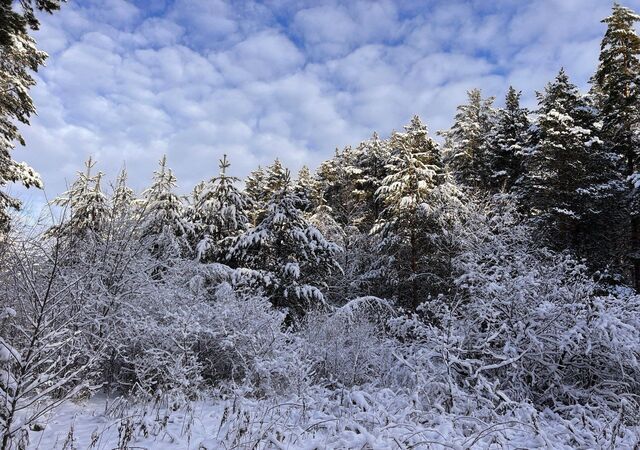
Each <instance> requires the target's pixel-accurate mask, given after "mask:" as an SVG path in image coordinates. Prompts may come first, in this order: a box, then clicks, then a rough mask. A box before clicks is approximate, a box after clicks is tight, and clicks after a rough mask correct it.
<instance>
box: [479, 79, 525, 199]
mask: <svg viewBox="0 0 640 450" xmlns="http://www.w3.org/2000/svg"><path fill="white" fill-rule="evenodd" d="M520 95H521V93H520V92H518V91H516V90H515V89H514V88H513V87H509V91H508V92H507V96H506V98H505V107H504V108H503V109H500V110H499V111H498V112H497V119H496V122H495V125H494V127H493V129H492V130H491V132H490V134H489V136H488V139H487V144H486V146H485V151H486V158H487V164H488V174H489V179H488V183H489V185H490V187H491V189H492V190H493V191H494V192H498V191H502V192H509V191H510V190H511V187H512V186H513V184H514V183H515V182H516V180H517V179H518V178H519V177H520V175H521V174H522V166H521V165H522V152H523V151H524V149H525V147H526V145H527V139H528V133H529V127H530V125H531V124H530V123H529V119H528V111H527V110H526V109H524V108H521V107H520Z"/></svg>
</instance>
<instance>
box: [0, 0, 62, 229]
mask: <svg viewBox="0 0 640 450" xmlns="http://www.w3.org/2000/svg"><path fill="white" fill-rule="evenodd" d="M60 3H61V2H60V0H36V1H33V2H32V1H30V0H23V1H20V2H13V1H11V0H2V1H0V188H3V187H4V186H6V185H7V184H8V183H21V184H22V185H23V186H25V187H27V188H30V187H36V188H42V181H41V180H40V176H39V175H38V174H37V173H36V172H35V171H34V170H33V169H32V168H31V167H29V166H28V165H27V164H26V163H21V162H17V161H14V160H13V159H12V157H11V152H12V151H13V150H14V147H15V144H14V143H15V142H16V141H17V142H18V143H20V144H22V145H25V141H24V138H23V137H22V134H21V133H20V130H19V129H18V126H17V125H16V122H19V123H22V124H25V125H28V124H29V119H30V117H31V116H32V115H33V114H34V113H35V112H36V108H35V106H34V104H33V101H32V99H31V96H30V95H29V90H30V89H31V88H32V87H33V86H34V85H35V84H36V80H35V78H34V77H33V76H32V74H31V73H30V71H34V72H36V71H37V70H38V68H39V67H40V66H43V65H44V62H45V60H46V58H47V54H46V53H45V52H43V51H40V50H38V49H37V48H36V42H35V40H34V39H33V38H32V37H31V36H29V30H30V29H31V30H37V29H38V26H39V22H38V20H37V18H36V15H35V13H34V8H35V9H38V10H41V11H45V12H49V13H51V12H53V11H55V10H57V9H59V8H60ZM18 4H19V5H20V6H21V7H22V11H20V12H19V11H15V10H14V9H13V7H14V5H18ZM10 208H12V209H19V208H20V201H19V200H17V199H15V198H13V197H11V196H10V195H8V194H7V193H6V192H2V191H0V232H6V231H7V230H8V228H9V225H10V224H9V216H8V211H7V210H8V209H10Z"/></svg>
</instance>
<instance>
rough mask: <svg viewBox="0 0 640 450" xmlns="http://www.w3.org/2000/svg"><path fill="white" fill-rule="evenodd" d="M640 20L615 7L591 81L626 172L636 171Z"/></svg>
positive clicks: (609, 138) (639, 118)
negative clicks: (637, 26) (639, 29)
mask: <svg viewBox="0 0 640 450" xmlns="http://www.w3.org/2000/svg"><path fill="white" fill-rule="evenodd" d="M639 21H640V16H639V15H637V14H636V13H634V12H633V11H632V10H630V9H629V8H625V7H623V6H620V5H619V4H618V3H614V5H613V10H612V13H611V15H610V16H609V17H607V18H605V19H603V20H602V22H603V23H605V24H606V25H607V31H606V32H605V35H604V38H603V39H602V43H601V44H600V63H599V65H598V69H597V71H596V73H595V75H594V77H593V79H592V80H591V82H592V84H593V87H594V94H595V96H596V97H597V99H598V103H599V107H600V110H601V113H600V114H601V119H602V123H603V126H602V131H603V136H604V138H605V139H606V140H607V141H608V144H609V145H611V146H612V150H614V151H616V152H617V153H619V154H620V155H621V156H622V157H623V158H624V160H625V163H626V167H625V171H626V174H627V175H630V174H632V173H634V172H635V171H636V165H637V163H636V160H637V158H638V150H639V140H638V139H639V138H638V133H637V131H636V129H637V126H638V124H639V123H640V36H638V35H637V34H636V32H635V29H634V25H635V23H636V22H639Z"/></svg>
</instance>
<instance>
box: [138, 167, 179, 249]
mask: <svg viewBox="0 0 640 450" xmlns="http://www.w3.org/2000/svg"><path fill="white" fill-rule="evenodd" d="M176 181H177V180H176V177H175V176H174V175H173V172H172V171H171V169H169V168H167V157H166V155H165V156H163V157H162V159H161V160H160V167H159V169H158V170H157V171H156V172H154V175H153V182H152V184H151V186H150V187H149V188H147V189H146V190H145V191H144V192H143V193H142V197H141V198H140V199H139V200H138V202H137V204H138V206H139V210H138V213H139V214H140V216H141V233H142V238H143V239H145V241H146V242H147V243H148V247H149V250H150V251H151V253H152V254H153V255H154V256H156V257H157V258H159V259H161V260H163V259H171V258H177V257H180V256H184V255H188V254H189V253H190V251H191V248H190V245H189V241H188V239H189V235H190V233H191V231H192V230H191V226H190V224H189V223H188V221H187V220H186V215H185V207H184V203H183V199H182V198H181V197H180V196H179V195H178V194H176V193H175V192H174V190H175V188H176Z"/></svg>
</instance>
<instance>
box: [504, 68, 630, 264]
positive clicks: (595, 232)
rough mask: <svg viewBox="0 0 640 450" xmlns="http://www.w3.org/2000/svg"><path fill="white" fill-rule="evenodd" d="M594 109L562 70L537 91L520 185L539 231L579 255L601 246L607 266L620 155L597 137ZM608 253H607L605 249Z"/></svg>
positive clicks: (555, 244) (521, 196)
mask: <svg viewBox="0 0 640 450" xmlns="http://www.w3.org/2000/svg"><path fill="white" fill-rule="evenodd" d="M598 131H599V130H598V122H597V117H596V116H595V112H594V110H593V108H591V107H590V105H589V103H588V101H587V99H586V98H585V97H584V96H582V95H581V94H580V93H579V92H578V90H577V88H576V86H575V85H573V84H571V83H570V81H569V78H568V77H567V75H566V73H565V72H564V70H561V71H560V73H559V74H558V76H557V77H556V78H555V80H554V81H552V82H551V83H549V84H548V85H547V86H546V88H545V91H544V93H542V94H539V109H538V116H537V119H536V123H535V129H534V130H533V132H532V135H531V146H530V148H528V149H527V151H526V152H525V154H524V166H525V172H524V174H523V176H522V177H521V178H520V180H519V181H518V186H517V188H516V192H517V195H518V197H519V199H520V202H521V204H522V205H523V206H524V208H525V209H526V210H527V211H528V213H529V215H530V217H531V220H532V222H533V223H535V225H536V227H537V228H538V230H539V231H540V232H541V235H542V236H543V237H544V239H546V241H547V242H548V243H549V244H551V245H552V247H553V248H555V249H560V250H564V249H572V250H574V251H576V252H577V254H578V255H580V256H593V254H591V252H592V251H598V252H599V253H600V255H599V257H600V258H604V259H605V261H598V262H597V263H596V261H592V263H594V265H606V264H607V263H608V262H610V261H606V259H607V255H606V253H607V251H613V249H614V247H615V246H616V244H617V242H615V235H611V233H612V231H613V230H614V229H615V223H614V222H613V221H612V220H610V218H609V213H610V212H611V213H614V212H615V210H616V208H615V207H614V206H615V201H616V199H619V198H620V195H619V193H620V191H621V190H622V189H623V185H622V183H621V181H620V178H619V176H618V174H617V172H616V170H615V162H616V158H615V156H614V155H612V154H611V153H609V152H608V151H607V148H606V147H605V146H604V145H603V143H602V141H601V140H600V139H599V137H598ZM603 252H604V254H603Z"/></svg>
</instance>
